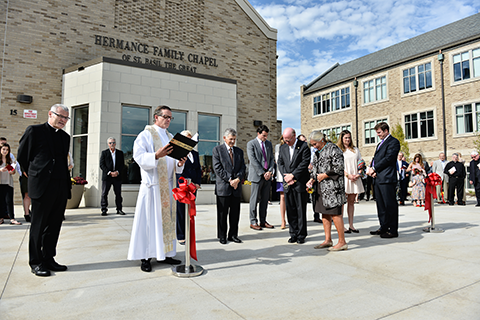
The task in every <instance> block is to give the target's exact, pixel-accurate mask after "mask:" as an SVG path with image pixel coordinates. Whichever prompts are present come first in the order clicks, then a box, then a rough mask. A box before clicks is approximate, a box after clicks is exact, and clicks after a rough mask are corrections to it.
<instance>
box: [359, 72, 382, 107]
mask: <svg viewBox="0 0 480 320" xmlns="http://www.w3.org/2000/svg"><path fill="white" fill-rule="evenodd" d="M382 79H384V81H383V82H382ZM367 90H368V95H367V94H365V92H367ZM379 93H380V97H379V96H378V94H379ZM361 94H362V100H361V101H362V106H366V105H371V104H374V103H380V102H385V101H388V100H389V99H388V72H387V73H384V74H380V75H376V76H374V77H369V78H366V79H364V80H362V86H361Z"/></svg>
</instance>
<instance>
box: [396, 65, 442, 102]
mask: <svg viewBox="0 0 480 320" xmlns="http://www.w3.org/2000/svg"><path fill="white" fill-rule="evenodd" d="M429 62H430V64H431V69H430V71H431V72H432V87H431V88H426V89H422V90H419V89H417V90H415V91H413V92H408V93H405V92H404V87H403V85H404V83H403V71H404V70H406V69H410V68H413V67H415V69H416V72H417V73H416V74H415V79H416V83H417V82H418V66H419V65H422V64H423V65H424V64H426V63H429ZM399 73H400V97H401V98H406V97H411V96H415V95H417V94H422V93H425V92H431V91H435V68H434V60H433V57H431V58H429V59H426V60H423V61H421V62H419V61H415V62H414V63H409V64H407V65H405V66H403V67H401V68H399Z"/></svg>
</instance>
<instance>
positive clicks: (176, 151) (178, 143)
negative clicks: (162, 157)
mask: <svg viewBox="0 0 480 320" xmlns="http://www.w3.org/2000/svg"><path fill="white" fill-rule="evenodd" d="M197 143H198V142H197V141H195V140H192V139H190V138H188V137H185V136H183V135H181V134H180V133H177V134H176V135H175V136H174V137H173V138H172V140H170V145H171V146H173V150H172V153H170V154H169V155H168V156H169V157H172V158H174V159H177V160H181V159H182V158H185V157H186V156H187V154H188V153H189V152H190V151H192V150H193V148H195V146H196V145H197Z"/></svg>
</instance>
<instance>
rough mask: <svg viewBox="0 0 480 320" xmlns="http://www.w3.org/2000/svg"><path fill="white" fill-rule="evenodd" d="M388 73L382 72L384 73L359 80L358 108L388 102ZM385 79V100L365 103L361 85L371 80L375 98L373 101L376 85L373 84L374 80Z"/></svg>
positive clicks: (363, 90)
mask: <svg viewBox="0 0 480 320" xmlns="http://www.w3.org/2000/svg"><path fill="white" fill-rule="evenodd" d="M388 73H389V71H387V72H384V73H379V74H376V75H372V76H370V77H367V78H363V79H361V80H360V84H361V86H360V90H359V91H360V99H361V100H360V102H361V103H360V104H359V105H360V106H361V107H368V106H371V105H374V104H378V103H383V102H387V101H390V90H389V88H388V86H389V83H390V80H389V79H388ZM383 77H385V86H386V98H385V99H382V100H374V101H370V102H367V103H365V102H364V101H365V97H364V94H365V88H364V87H363V84H364V83H365V82H367V81H371V80H373V95H374V96H375V99H376V97H377V92H376V84H375V80H377V79H380V78H383Z"/></svg>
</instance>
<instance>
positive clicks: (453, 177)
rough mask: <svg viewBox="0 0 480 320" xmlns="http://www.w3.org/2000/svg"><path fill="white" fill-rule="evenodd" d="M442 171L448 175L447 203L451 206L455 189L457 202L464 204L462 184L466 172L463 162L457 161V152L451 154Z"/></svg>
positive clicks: (453, 202) (460, 204) (463, 183)
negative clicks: (450, 159) (450, 158)
mask: <svg viewBox="0 0 480 320" xmlns="http://www.w3.org/2000/svg"><path fill="white" fill-rule="evenodd" d="M443 173H445V174H446V175H448V204H449V205H451V206H453V205H454V204H455V190H457V204H458V205H459V206H464V205H465V202H463V186H464V185H465V177H466V176H467V173H466V170H465V165H464V164H463V162H460V161H458V153H454V154H452V161H450V162H449V163H447V165H446V166H445V169H444V170H443Z"/></svg>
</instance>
